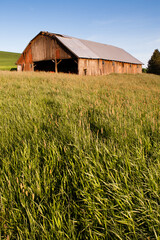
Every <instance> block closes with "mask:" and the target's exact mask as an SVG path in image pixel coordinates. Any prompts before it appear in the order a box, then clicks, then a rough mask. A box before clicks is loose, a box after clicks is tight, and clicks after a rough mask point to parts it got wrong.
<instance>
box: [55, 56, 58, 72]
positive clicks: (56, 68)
mask: <svg viewBox="0 0 160 240" xmlns="http://www.w3.org/2000/svg"><path fill="white" fill-rule="evenodd" d="M57 66H58V64H57V59H56V57H55V73H57V72H58V67H57Z"/></svg>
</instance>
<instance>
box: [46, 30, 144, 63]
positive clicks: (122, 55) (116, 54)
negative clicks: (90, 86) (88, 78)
mask: <svg viewBox="0 0 160 240" xmlns="http://www.w3.org/2000/svg"><path fill="white" fill-rule="evenodd" d="M42 33H43V34H45V35H49V36H55V37H56V38H57V39H58V40H59V41H60V42H61V43H62V44H63V45H64V46H65V47H67V48H68V49H69V50H70V51H71V52H72V53H73V54H75V55H76V56H77V57H78V58H91V59H104V60H112V61H120V62H126V63H134V64H143V63H142V62H140V61H139V60H138V59H136V58H135V57H133V56H132V55H131V54H129V53H128V52H126V51H125V50H123V49H122V48H118V47H115V46H112V45H107V44H102V43H97V42H93V41H88V40H83V39H78V38H74V37H70V36H66V35H61V34H56V33H48V32H42Z"/></svg>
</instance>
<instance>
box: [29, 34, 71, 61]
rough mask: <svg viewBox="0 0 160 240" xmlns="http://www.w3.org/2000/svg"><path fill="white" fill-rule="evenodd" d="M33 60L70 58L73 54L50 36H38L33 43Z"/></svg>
mask: <svg viewBox="0 0 160 240" xmlns="http://www.w3.org/2000/svg"><path fill="white" fill-rule="evenodd" d="M31 48H32V58H33V62H38V61H45V60H53V59H55V58H56V59H70V58H71V54H69V52H67V51H65V49H63V48H62V46H60V44H59V43H58V42H57V41H56V40H55V39H53V38H51V37H48V36H43V35H40V36H38V37H37V38H36V39H35V40H34V41H33V43H32V45H31Z"/></svg>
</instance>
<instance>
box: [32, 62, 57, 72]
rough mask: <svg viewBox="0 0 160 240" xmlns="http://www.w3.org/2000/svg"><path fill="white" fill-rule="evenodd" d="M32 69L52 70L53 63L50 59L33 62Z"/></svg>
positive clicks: (53, 67)
mask: <svg viewBox="0 0 160 240" xmlns="http://www.w3.org/2000/svg"><path fill="white" fill-rule="evenodd" d="M34 71H44V72H54V71H55V63H54V62H53V61H52V60H48V61H39V62H34Z"/></svg>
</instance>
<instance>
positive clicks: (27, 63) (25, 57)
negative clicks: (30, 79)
mask: <svg viewBox="0 0 160 240" xmlns="http://www.w3.org/2000/svg"><path fill="white" fill-rule="evenodd" d="M17 65H21V71H33V69H34V68H33V60H32V50H31V45H30V44H29V45H28V46H27V48H26V49H25V51H24V52H23V53H22V55H21V56H20V58H19V59H18V61H17Z"/></svg>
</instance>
